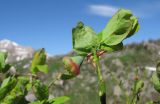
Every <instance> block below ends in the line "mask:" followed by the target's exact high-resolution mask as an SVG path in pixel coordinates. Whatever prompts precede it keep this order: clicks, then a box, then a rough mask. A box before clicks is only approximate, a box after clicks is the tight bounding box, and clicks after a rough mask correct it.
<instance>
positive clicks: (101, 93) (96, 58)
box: [93, 49, 106, 104]
mask: <svg viewBox="0 0 160 104" xmlns="http://www.w3.org/2000/svg"><path fill="white" fill-rule="evenodd" d="M93 58H94V62H95V64H96V72H97V76H98V86H99V97H100V101H101V104H106V85H105V82H104V80H103V77H102V72H101V65H100V61H99V56H98V55H97V50H96V49H94V50H93Z"/></svg>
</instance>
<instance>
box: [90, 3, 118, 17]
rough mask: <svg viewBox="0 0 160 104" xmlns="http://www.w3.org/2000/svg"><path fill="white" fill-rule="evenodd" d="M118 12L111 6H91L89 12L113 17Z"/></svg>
mask: <svg viewBox="0 0 160 104" xmlns="http://www.w3.org/2000/svg"><path fill="white" fill-rule="evenodd" d="M117 11H118V8H117V7H114V6H111V5H89V12H90V13H92V14H95V15H99V16H105V17H111V16H113V14H114V13H116V12H117Z"/></svg>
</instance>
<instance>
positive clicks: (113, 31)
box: [101, 9, 139, 46]
mask: <svg viewBox="0 0 160 104" xmlns="http://www.w3.org/2000/svg"><path fill="white" fill-rule="evenodd" d="M138 30H139V24H138V20H137V18H136V17H134V16H133V15H132V13H131V11H129V10H125V9H120V10H119V11H118V12H117V13H116V14H115V15H114V16H113V17H112V18H111V20H110V21H109V22H108V24H107V26H106V27H105V29H104V30H103V31H102V40H101V43H102V44H103V43H105V44H106V45H109V46H110V45H111V46H113V45H117V44H119V43H121V42H122V41H123V40H124V39H125V38H127V37H130V36H132V35H133V34H134V33H135V32H137V31H138Z"/></svg>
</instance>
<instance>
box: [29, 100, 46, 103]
mask: <svg viewBox="0 0 160 104" xmlns="http://www.w3.org/2000/svg"><path fill="white" fill-rule="evenodd" d="M29 104H45V101H44V100H42V101H39V100H38V101H34V102H31V103H29Z"/></svg>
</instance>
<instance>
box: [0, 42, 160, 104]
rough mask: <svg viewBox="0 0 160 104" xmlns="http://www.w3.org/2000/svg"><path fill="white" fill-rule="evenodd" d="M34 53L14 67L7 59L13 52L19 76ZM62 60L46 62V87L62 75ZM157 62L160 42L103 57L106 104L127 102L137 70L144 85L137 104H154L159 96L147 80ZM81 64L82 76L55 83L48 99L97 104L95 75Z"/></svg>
mask: <svg viewBox="0 0 160 104" xmlns="http://www.w3.org/2000/svg"><path fill="white" fill-rule="evenodd" d="M1 44H2V42H1V41H0V51H2V50H4V49H5V47H3V48H2V46H4V45H1ZM3 44H4V43H3ZM16 46H17V45H16ZM6 48H7V51H8V50H15V49H14V48H13V47H12V49H9V46H6ZM24 50H25V49H24ZM17 51H19V50H17ZM20 52H21V51H20ZM29 53H30V52H29ZM33 53H34V51H33V52H32V54H31V57H29V56H27V58H24V59H22V60H20V61H17V60H16V62H17V64H15V63H14V61H13V60H12V61H10V59H12V58H10V57H12V54H14V55H15V51H9V54H10V55H9V58H8V60H9V62H11V63H13V64H14V65H15V66H16V67H18V70H17V71H18V72H25V71H27V70H26V69H28V67H29V65H26V63H28V62H30V61H31V58H32V56H33ZM71 54H74V53H73V52H71V53H70V54H68V55H71ZM17 55H19V54H17ZM63 56H66V55H62V56H53V57H50V58H48V64H49V68H50V73H49V74H48V75H42V76H44V77H43V79H42V80H44V81H45V83H47V82H48V81H51V80H53V78H54V77H55V75H56V73H57V72H61V71H63V64H62V61H61V59H62V58H63ZM158 60H160V40H150V41H148V42H142V43H139V44H136V43H132V44H130V45H127V46H125V47H124V49H123V50H122V51H119V52H115V53H106V54H105V55H104V56H103V58H102V60H101V62H102V69H103V75H104V78H105V81H106V85H107V89H112V90H107V99H110V100H108V104H124V103H125V102H124V101H125V99H127V98H126V95H129V92H130V89H131V86H130V85H132V84H133V79H134V77H135V72H136V70H138V71H139V74H140V78H141V79H142V80H143V81H144V83H145V85H144V89H143V92H145V93H142V97H143V99H142V101H141V102H140V104H143V102H144V101H145V102H146V100H147V101H149V100H150V99H152V98H153V99H154V100H155V101H156V100H157V99H158V96H157V95H158V93H156V91H154V89H153V86H152V84H151V82H150V77H151V74H152V73H153V70H150V69H151V68H152V69H154V68H155V66H156V63H157V61H158ZM83 64H84V65H83V67H82V68H81V74H80V75H79V76H78V77H76V78H74V79H72V80H69V81H58V82H57V83H56V85H55V86H54V87H52V90H53V91H52V94H51V96H59V95H68V96H71V98H72V100H71V101H70V102H69V103H68V104H98V100H99V99H98V97H97V94H95V93H97V85H96V81H97V78H96V75H95V71H94V70H93V68H92V66H91V65H90V64H88V63H87V62H84V63H83ZM25 66H26V67H25ZM79 92H81V93H79ZM122 92H124V93H122ZM91 99H92V100H91ZM76 101H79V102H76ZM86 102H88V103H86Z"/></svg>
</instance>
